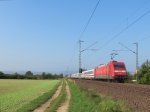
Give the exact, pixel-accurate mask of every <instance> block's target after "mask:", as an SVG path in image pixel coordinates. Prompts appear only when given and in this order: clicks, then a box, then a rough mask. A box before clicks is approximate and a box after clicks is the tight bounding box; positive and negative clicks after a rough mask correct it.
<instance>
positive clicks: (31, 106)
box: [17, 82, 60, 112]
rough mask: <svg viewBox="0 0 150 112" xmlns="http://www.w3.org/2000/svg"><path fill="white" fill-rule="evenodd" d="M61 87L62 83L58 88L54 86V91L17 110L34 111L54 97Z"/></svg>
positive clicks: (21, 111) (19, 111)
mask: <svg viewBox="0 0 150 112" xmlns="http://www.w3.org/2000/svg"><path fill="white" fill-rule="evenodd" d="M59 85H60V82H59V83H58V84H57V85H56V86H54V87H53V89H51V90H49V91H48V92H46V93H43V95H41V96H39V97H37V98H36V99H34V100H32V101H30V102H29V103H27V104H25V105H23V106H22V107H21V108H20V109H18V110H17V112H31V111H33V110H34V109H35V108H37V107H39V106H40V105H41V104H42V103H44V102H46V101H47V100H48V99H49V98H50V97H52V96H53V94H54V93H55V91H56V90H57V88H58V86H59Z"/></svg>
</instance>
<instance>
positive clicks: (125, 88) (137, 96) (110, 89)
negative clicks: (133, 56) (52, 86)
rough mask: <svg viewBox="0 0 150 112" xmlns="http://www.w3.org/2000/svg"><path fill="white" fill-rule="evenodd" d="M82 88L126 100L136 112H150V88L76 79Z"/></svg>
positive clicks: (147, 86)
mask: <svg viewBox="0 0 150 112" xmlns="http://www.w3.org/2000/svg"><path fill="white" fill-rule="evenodd" d="M75 81H76V83H77V84H79V85H80V86H81V87H83V88H86V89H90V90H94V91H96V92H98V93H100V94H104V95H108V96H111V97H112V98H113V99H115V100H124V101H125V102H127V103H128V105H129V107H130V108H131V109H132V110H133V111H134V112H150V108H149V107H150V86H149V85H139V84H129V83H109V82H103V81H96V80H82V79H75Z"/></svg>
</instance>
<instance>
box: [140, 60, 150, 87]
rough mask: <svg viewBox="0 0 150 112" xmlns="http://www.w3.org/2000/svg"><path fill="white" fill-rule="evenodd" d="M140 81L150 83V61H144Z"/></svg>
mask: <svg viewBox="0 0 150 112" xmlns="http://www.w3.org/2000/svg"><path fill="white" fill-rule="evenodd" d="M137 75H138V82H139V83H141V84H150V62H149V61H148V60H147V61H146V62H144V63H143V64H142V66H141V68H140V70H139V72H138V74H137Z"/></svg>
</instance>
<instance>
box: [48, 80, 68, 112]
mask: <svg viewBox="0 0 150 112" xmlns="http://www.w3.org/2000/svg"><path fill="white" fill-rule="evenodd" d="M66 95H67V94H66V83H65V82H64V81H63V85H62V90H61V93H60V95H59V96H58V97H57V98H56V100H54V101H53V102H52V103H51V106H50V107H49V108H48V109H47V110H46V112H56V110H57V109H58V107H59V106H60V105H61V104H62V103H63V102H64V101H65V99H66Z"/></svg>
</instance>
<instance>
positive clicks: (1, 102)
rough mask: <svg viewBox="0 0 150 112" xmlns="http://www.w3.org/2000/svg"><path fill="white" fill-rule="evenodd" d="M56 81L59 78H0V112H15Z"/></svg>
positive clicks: (46, 90) (40, 94)
mask: <svg viewBox="0 0 150 112" xmlns="http://www.w3.org/2000/svg"><path fill="white" fill-rule="evenodd" d="M58 83H59V80H0V112H16V111H17V110H18V109H19V108H21V107H22V106H24V105H26V104H29V103H30V102H32V101H33V100H34V99H36V98H38V97H39V96H42V95H43V94H44V93H46V92H48V91H50V90H53V89H54V87H55V86H56V85H57V84H58Z"/></svg>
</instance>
